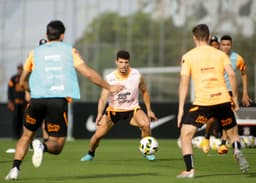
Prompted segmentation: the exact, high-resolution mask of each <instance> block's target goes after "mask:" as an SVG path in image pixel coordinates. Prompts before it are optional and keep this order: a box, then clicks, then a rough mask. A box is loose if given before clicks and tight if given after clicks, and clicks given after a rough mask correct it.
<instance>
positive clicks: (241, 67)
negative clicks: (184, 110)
mask: <svg viewBox="0 0 256 183" xmlns="http://www.w3.org/2000/svg"><path fill="white" fill-rule="evenodd" d="M220 50H222V51H223V52H224V53H226V54H227V55H228V56H229V58H230V61H231V65H232V68H233V70H234V71H235V72H236V71H240V73H241V81H242V105H243V106H245V107H248V106H249V105H250V103H251V102H252V100H251V99H250V97H249V96H248V85H247V72H246V64H245V61H244V59H243V57H242V56H241V55H239V54H238V53H237V52H234V51H232V38H231V36H230V35H223V36H222V37H221V40H220ZM224 76H225V81H226V85H227V88H228V91H229V93H230V95H231V96H232V88H231V86H230V81H229V79H228V76H227V74H226V73H225V74H224ZM212 123H213V122H212V120H211V121H209V122H207V127H206V134H205V137H206V138H208V139H209V136H210V130H209V128H211V126H212ZM226 141H227V137H226V134H225V132H224V131H222V136H221V145H220V146H219V148H218V153H219V154H225V153H227V152H228V147H227V146H226V143H227V142H226ZM202 149H203V151H204V152H206V153H207V152H208V150H209V141H208V142H207V141H205V140H204V141H203V142H202Z"/></svg>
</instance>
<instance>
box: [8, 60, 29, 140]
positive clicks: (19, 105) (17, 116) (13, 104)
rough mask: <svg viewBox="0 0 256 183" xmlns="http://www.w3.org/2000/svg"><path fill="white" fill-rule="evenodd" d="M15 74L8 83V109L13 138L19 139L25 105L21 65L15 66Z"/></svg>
mask: <svg viewBox="0 0 256 183" xmlns="http://www.w3.org/2000/svg"><path fill="white" fill-rule="evenodd" d="M17 71H18V72H17V73H16V74H15V75H13V76H12V77H11V78H10V80H9V82H8V109H9V110H10V111H11V112H12V116H13V117H12V125H13V132H14V137H15V138H16V139H19V138H20V136H21V134H22V127H23V116H24V110H25V108H26V105H27V101H26V95H25V90H24V88H22V87H21V85H20V83H19V82H20V76H21V74H22V71H23V65H22V64H18V65H17Z"/></svg>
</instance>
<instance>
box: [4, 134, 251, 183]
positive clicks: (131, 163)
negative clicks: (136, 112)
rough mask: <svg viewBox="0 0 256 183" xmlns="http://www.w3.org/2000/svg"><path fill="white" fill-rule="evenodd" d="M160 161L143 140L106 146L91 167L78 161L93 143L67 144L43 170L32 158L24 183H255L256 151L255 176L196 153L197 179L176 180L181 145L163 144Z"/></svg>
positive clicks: (227, 160)
mask: <svg viewBox="0 0 256 183" xmlns="http://www.w3.org/2000/svg"><path fill="white" fill-rule="evenodd" d="M0 144H1V145H0V182H1V183H2V182H5V180H4V177H5V175H6V174H7V173H8V171H9V168H10V167H11V165H12V158H13V154H7V153H5V150H6V149H7V148H10V147H14V145H15V141H11V140H0ZM159 144H160V148H159V152H157V154H156V155H157V160H156V161H154V162H149V161H148V160H146V159H145V158H144V157H143V156H142V155H141V153H140V152H139V150H138V140H136V139H132V140H108V139H104V140H103V141H102V142H101V146H100V147H99V149H98V151H97V153H96V158H95V159H94V160H93V161H90V162H80V161H79V159H80V157H81V156H82V155H84V153H85V152H87V146H88V140H75V141H68V142H67V143H66V146H65V148H64V151H63V152H62V154H61V155H58V156H56V155H50V154H45V156H44V160H43V164H42V166H41V167H40V168H37V169H36V168H34V167H33V165H32V163H31V155H32V152H29V153H28V155H27V157H26V158H25V160H24V162H23V164H22V166H21V172H20V175H19V179H18V180H16V182H19V183H44V182H45V183H53V182H57V183H58V182H61V183H80V182H81V183H82V182H83V183H165V182H166V183H167V182H168V183H170V182H175V183H179V182H196V183H206V182H207V183H215V182H221V183H255V182H256V149H244V154H245V155H246V157H247V159H248V161H249V162H250V171H249V173H247V174H242V173H240V171H239V168H238V165H237V163H236V161H235V160H234V158H233V156H232V151H231V150H230V152H229V153H228V154H227V155H222V156H220V155H217V153H216V151H211V152H210V153H209V154H208V155H205V154H204V153H203V152H201V151H200V150H198V149H195V156H194V160H195V167H196V177H195V178H194V179H192V180H191V179H189V180H187V179H177V178H176V177H175V176H176V175H177V174H178V173H179V172H180V171H181V170H183V169H184V163H183V160H182V158H181V154H180V150H179V148H178V147H177V144H176V140H159Z"/></svg>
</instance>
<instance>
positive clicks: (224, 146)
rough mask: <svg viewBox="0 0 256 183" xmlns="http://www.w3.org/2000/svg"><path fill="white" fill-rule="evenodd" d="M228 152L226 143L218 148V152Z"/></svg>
mask: <svg viewBox="0 0 256 183" xmlns="http://www.w3.org/2000/svg"><path fill="white" fill-rule="evenodd" d="M227 153H228V148H227V146H226V145H223V144H222V145H221V146H220V147H219V148H218V154H227Z"/></svg>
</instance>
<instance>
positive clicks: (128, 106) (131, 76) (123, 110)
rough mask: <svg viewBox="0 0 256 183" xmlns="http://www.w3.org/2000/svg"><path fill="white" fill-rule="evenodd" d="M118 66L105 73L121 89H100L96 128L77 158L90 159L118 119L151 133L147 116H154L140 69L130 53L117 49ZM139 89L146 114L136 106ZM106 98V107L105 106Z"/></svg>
mask: <svg viewBox="0 0 256 183" xmlns="http://www.w3.org/2000/svg"><path fill="white" fill-rule="evenodd" d="M115 63H116V67H117V69H116V70H115V71H113V72H111V73H110V74H108V75H107V76H106V80H107V82H108V83H109V84H114V83H121V84H122V85H124V89H123V90H121V91H120V92H119V93H117V94H115V95H111V94H110V93H109V91H107V90H106V89H103V90H102V93H101V96H100V98H99V101H98V114H97V118H96V124H97V129H96V132H95V133H94V134H93V136H92V137H91V139H90V145H89V151H88V153H87V154H86V155H85V156H83V157H82V158H81V159H80V161H89V160H92V159H93V158H94V156H95V151H96V148H97V147H98V145H99V142H100V140H101V139H102V138H103V137H104V136H105V135H106V134H107V133H108V131H109V130H110V129H111V128H112V127H113V126H114V125H115V124H116V123H118V122H119V121H120V120H126V121H129V122H130V124H131V125H133V126H137V127H139V128H140V130H141V137H146V136H150V134H151V130H150V119H153V120H156V119H157V118H156V116H155V114H154V113H153V112H152V110H151V105H150V96H149V92H148V90H147V87H146V83H145V80H144V78H143V76H142V75H141V73H140V72H139V71H138V70H136V69H134V68H131V67H130V54H129V52H128V51H125V50H120V51H118V52H117V55H116V61H115ZM139 91H140V92H141V93H142V97H143V100H144V103H145V106H146V110H147V115H146V114H145V113H144V111H143V110H142V109H141V108H140V106H139ZM106 102H108V107H107V108H105V105H106ZM146 158H147V159H148V160H155V156H154V155H147V156H146Z"/></svg>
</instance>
